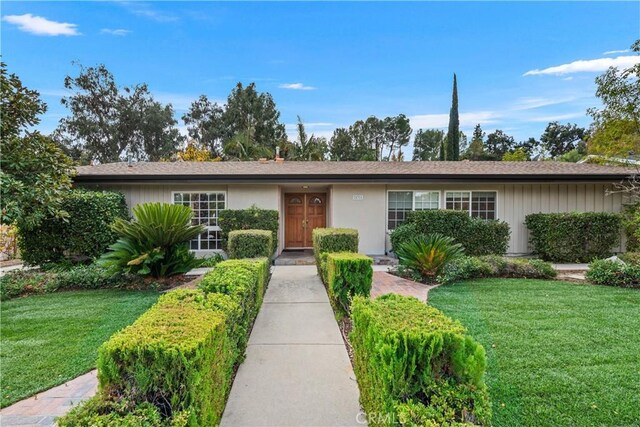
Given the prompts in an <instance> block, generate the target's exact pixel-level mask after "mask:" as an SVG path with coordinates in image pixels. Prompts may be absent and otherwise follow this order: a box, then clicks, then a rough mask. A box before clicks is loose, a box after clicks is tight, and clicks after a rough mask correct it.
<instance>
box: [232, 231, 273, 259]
mask: <svg viewBox="0 0 640 427" xmlns="http://www.w3.org/2000/svg"><path fill="white" fill-rule="evenodd" d="M228 239H229V243H228V245H227V255H228V256H229V258H232V259H239V258H258V257H266V258H271V256H272V255H273V233H272V232H271V231H269V230H233V231H230V232H229V237H228Z"/></svg>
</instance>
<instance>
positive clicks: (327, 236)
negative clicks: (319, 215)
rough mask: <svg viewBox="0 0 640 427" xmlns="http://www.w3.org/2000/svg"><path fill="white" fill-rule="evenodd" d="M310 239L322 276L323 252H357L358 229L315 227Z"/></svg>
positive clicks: (319, 272)
mask: <svg viewBox="0 0 640 427" xmlns="http://www.w3.org/2000/svg"><path fill="white" fill-rule="evenodd" d="M312 240H313V255H314V256H315V258H316V267H317V269H318V274H319V275H320V276H321V277H323V273H322V270H323V266H322V254H323V253H330V252H358V230H356V229H354V228H315V229H314V230H313V232H312Z"/></svg>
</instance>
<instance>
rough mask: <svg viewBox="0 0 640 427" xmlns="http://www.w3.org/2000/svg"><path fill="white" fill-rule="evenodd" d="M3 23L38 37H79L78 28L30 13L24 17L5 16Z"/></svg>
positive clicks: (74, 25)
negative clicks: (15, 26)
mask: <svg viewBox="0 0 640 427" xmlns="http://www.w3.org/2000/svg"><path fill="white" fill-rule="evenodd" d="M2 20H3V21H5V22H8V23H10V24H14V25H17V26H18V29H19V30H20V31H24V32H27V33H31V34H35V35H38V36H79V35H80V33H79V32H78V28H77V27H78V26H77V25H76V24H70V23H68V22H57V21H50V20H48V19H47V18H43V17H42V16H34V15H32V14H30V13H25V14H24V15H6V16H4V17H3V18H2Z"/></svg>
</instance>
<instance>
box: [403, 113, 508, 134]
mask: <svg viewBox="0 0 640 427" xmlns="http://www.w3.org/2000/svg"><path fill="white" fill-rule="evenodd" d="M499 118H500V115H499V114H498V113H496V112H494V111H475V112H470V113H461V114H460V126H461V127H472V126H475V125H476V124H478V123H480V124H481V125H484V124H489V123H495V122H496V121H497V120H498V119H499ZM409 121H410V123H411V127H412V128H413V129H414V130H417V129H427V128H444V127H447V126H448V125H449V114H448V113H445V114H420V115H415V116H410V117H409Z"/></svg>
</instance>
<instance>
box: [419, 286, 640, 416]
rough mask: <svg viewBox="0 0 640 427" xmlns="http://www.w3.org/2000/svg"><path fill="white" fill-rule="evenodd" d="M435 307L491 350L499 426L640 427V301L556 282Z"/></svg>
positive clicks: (459, 293) (453, 293)
mask: <svg viewBox="0 0 640 427" xmlns="http://www.w3.org/2000/svg"><path fill="white" fill-rule="evenodd" d="M429 304H430V305H433V306H434V307H436V308H439V309H440V310H442V311H443V312H444V313H445V314H447V315H448V316H451V317H452V318H454V319H457V320H459V321H460V322H461V323H462V324H463V325H464V326H465V327H467V329H468V331H469V334H470V335H472V336H473V337H474V338H475V339H477V340H478V341H479V342H480V343H481V344H482V345H483V346H484V348H485V349H486V350H487V360H488V366H487V373H486V376H485V378H486V383H487V385H488V387H489V394H490V396H491V402H492V408H493V424H494V425H495V426H514V425H521V426H577V425H580V426H603V425H609V426H614V425H615V426H618V425H635V424H636V423H637V420H638V419H640V394H638V392H637V391H638V390H639V389H640V376H638V354H640V341H639V340H638V339H637V337H638V335H637V334H638V329H639V328H640V317H638V313H639V312H640V293H639V292H638V291H637V290H635V289H619V288H612V287H604V286H591V285H578V284H572V283H567V282H558V281H550V280H524V279H484V280H473V281H468V282H463V283H456V284H453V285H447V286H440V287H438V288H436V289H433V290H431V291H430V292H429Z"/></svg>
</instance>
